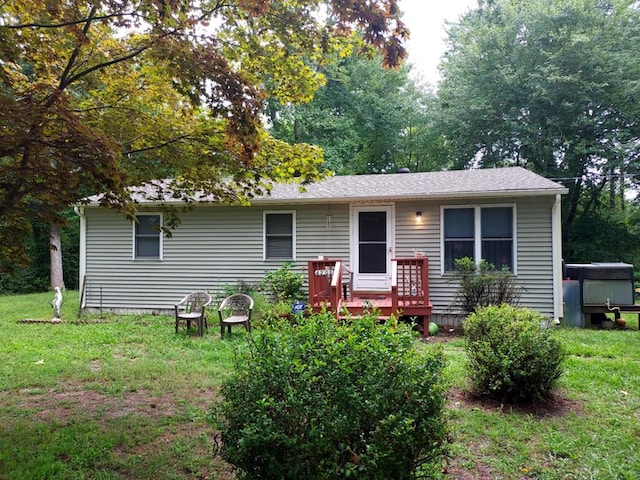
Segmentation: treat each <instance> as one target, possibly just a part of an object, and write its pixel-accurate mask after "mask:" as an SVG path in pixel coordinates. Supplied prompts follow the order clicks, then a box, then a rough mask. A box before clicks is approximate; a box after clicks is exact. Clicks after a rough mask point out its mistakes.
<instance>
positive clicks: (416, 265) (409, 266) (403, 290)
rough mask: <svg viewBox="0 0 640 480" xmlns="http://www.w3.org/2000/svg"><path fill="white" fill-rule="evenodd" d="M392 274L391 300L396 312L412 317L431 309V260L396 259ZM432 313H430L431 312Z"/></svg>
mask: <svg viewBox="0 0 640 480" xmlns="http://www.w3.org/2000/svg"><path fill="white" fill-rule="evenodd" d="M392 262H393V263H392V269H393V270H392V273H391V300H392V306H393V307H392V308H393V310H394V311H398V310H400V311H402V312H403V313H404V314H406V315H410V314H412V313H414V312H416V311H420V312H423V311H424V310H425V309H430V307H431V302H430V301H429V259H428V258H426V257H414V258H394V259H393V261H392ZM429 313H430V312H429Z"/></svg>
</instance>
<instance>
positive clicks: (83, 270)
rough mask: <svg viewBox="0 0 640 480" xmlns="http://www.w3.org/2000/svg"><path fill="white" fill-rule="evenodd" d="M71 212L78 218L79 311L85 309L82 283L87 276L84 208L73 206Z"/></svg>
mask: <svg viewBox="0 0 640 480" xmlns="http://www.w3.org/2000/svg"><path fill="white" fill-rule="evenodd" d="M73 211H74V212H75V213H76V215H78V216H79V217H80V259H79V264H80V268H79V272H78V273H79V275H80V277H79V280H80V295H81V297H82V300H81V301H80V309H83V308H84V307H85V305H84V304H85V301H86V299H85V298H84V296H83V295H82V292H83V290H84V288H85V285H84V282H85V281H86V275H87V217H86V216H85V214H84V207H79V206H77V205H76V206H75V207H73Z"/></svg>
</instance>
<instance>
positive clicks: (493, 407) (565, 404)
mask: <svg viewBox="0 0 640 480" xmlns="http://www.w3.org/2000/svg"><path fill="white" fill-rule="evenodd" d="M447 397H448V400H449V406H450V408H454V409H456V408H479V409H481V410H483V411H485V412H495V411H501V412H504V413H520V414H523V415H534V416H537V417H551V418H556V417H564V416H566V415H568V414H571V413H575V414H578V415H582V414H583V413H584V408H583V406H582V404H581V403H579V402H576V401H574V400H570V399H568V398H566V397H565V396H564V395H563V394H562V392H555V393H552V394H551V395H549V397H548V398H546V399H545V400H543V401H539V402H532V403H526V404H515V405H513V404H506V403H503V402H500V401H498V400H494V399H491V398H487V397H479V396H477V395H475V394H473V393H472V392H469V391H467V390H463V389H458V388H452V389H451V390H449V393H448V395H447Z"/></svg>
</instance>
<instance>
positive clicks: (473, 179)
mask: <svg viewBox="0 0 640 480" xmlns="http://www.w3.org/2000/svg"><path fill="white" fill-rule="evenodd" d="M566 192H567V189H566V188H565V187H563V186H562V185H560V184H558V183H556V182H553V181H551V180H547V179H546V178H544V177H542V176H540V175H538V174H535V173H533V172H530V171H529V170H526V169H524V168H521V167H507V168H490V169H475V170H450V171H444V172H423V173H394V174H381V175H349V176H336V177H331V178H328V179H326V180H323V181H321V182H318V183H314V184H311V185H308V186H307V187H306V192H300V191H299V186H298V185H295V184H277V185H275V186H274V188H273V191H272V192H271V195H270V196H269V197H258V198H256V199H254V203H262V202H274V203H275V202H295V203H305V202H318V201H327V200H336V199H340V200H353V201H359V200H360V201H366V200H393V199H425V198H469V197H495V196H522V195H525V196H526V195H545V194H546V195H555V194H558V193H560V194H562V193H566Z"/></svg>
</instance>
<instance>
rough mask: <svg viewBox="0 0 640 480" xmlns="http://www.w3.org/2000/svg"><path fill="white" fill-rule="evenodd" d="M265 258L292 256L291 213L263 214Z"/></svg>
mask: <svg viewBox="0 0 640 480" xmlns="http://www.w3.org/2000/svg"><path fill="white" fill-rule="evenodd" d="M265 255H266V258H268V259H269V258H293V214H292V213H267V214H266V215H265Z"/></svg>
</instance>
